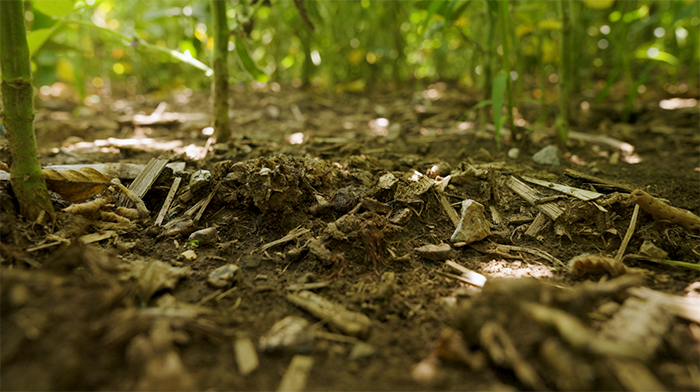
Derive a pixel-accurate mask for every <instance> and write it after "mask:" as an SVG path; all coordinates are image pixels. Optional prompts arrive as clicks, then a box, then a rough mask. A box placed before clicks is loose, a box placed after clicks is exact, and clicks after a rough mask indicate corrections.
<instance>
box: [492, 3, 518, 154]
mask: <svg viewBox="0 0 700 392" xmlns="http://www.w3.org/2000/svg"><path fill="white" fill-rule="evenodd" d="M498 5H499V10H500V13H501V29H502V39H501V42H502V45H503V69H504V70H505V72H506V96H507V108H508V127H509V128H510V131H511V132H513V138H514V140H515V141H516V142H519V141H523V140H522V135H521V133H520V131H519V130H517V129H515V125H514V124H513V78H512V77H511V76H510V70H511V67H510V46H509V45H508V25H509V24H508V0H500V1H499V2H498Z"/></svg>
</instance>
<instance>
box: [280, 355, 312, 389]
mask: <svg viewBox="0 0 700 392" xmlns="http://www.w3.org/2000/svg"><path fill="white" fill-rule="evenodd" d="M313 366H314V359H313V358H312V357H309V356H306V355H295V356H294V357H293V358H292V362H291V363H290V364H289V367H288V368H287V371H285V372H284V376H282V382H280V385H279V387H277V390H278V391H280V392H300V391H303V390H304V389H306V380H307V379H308V378H309V372H311V368H312V367H313Z"/></svg>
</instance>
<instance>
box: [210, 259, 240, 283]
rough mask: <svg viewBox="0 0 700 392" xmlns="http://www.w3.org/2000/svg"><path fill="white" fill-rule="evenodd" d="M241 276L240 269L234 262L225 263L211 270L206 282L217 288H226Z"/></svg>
mask: <svg viewBox="0 0 700 392" xmlns="http://www.w3.org/2000/svg"><path fill="white" fill-rule="evenodd" d="M240 277H241V269H240V268H238V266H237V265H235V264H225V265H222V266H221V267H219V268H217V269H215V270H214V271H211V272H210V273H209V278H208V279H207V283H209V284H210V285H212V286H214V287H217V288H227V287H230V286H232V285H233V284H234V283H236V282H237V281H238V280H239V279H240Z"/></svg>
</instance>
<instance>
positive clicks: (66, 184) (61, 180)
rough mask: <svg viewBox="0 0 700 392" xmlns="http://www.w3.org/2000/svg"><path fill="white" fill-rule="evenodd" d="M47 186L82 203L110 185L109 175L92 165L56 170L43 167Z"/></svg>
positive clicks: (62, 195)
mask: <svg viewBox="0 0 700 392" xmlns="http://www.w3.org/2000/svg"><path fill="white" fill-rule="evenodd" d="M42 174H43V175H44V179H45V180H46V186H47V187H48V188H49V189H50V190H52V191H54V192H56V193H58V194H59V195H61V197H63V198H64V199H65V200H67V201H69V202H71V203H80V202H82V201H84V200H87V199H88V198H90V197H92V196H94V195H96V194H98V193H100V192H102V191H103V190H104V189H105V188H107V187H108V186H109V185H110V182H109V181H110V179H109V177H108V176H107V175H106V174H104V173H102V172H100V171H97V170H95V169H93V168H91V167H84V168H81V169H79V170H64V171H60V172H58V171H56V170H53V169H42Z"/></svg>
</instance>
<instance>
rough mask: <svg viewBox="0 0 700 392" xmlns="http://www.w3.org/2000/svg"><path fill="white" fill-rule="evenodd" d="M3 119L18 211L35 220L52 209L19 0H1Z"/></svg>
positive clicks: (11, 178) (0, 37)
mask: <svg viewBox="0 0 700 392" xmlns="http://www.w3.org/2000/svg"><path fill="white" fill-rule="evenodd" d="M0 68H2V104H3V108H4V112H3V122H4V124H5V128H6V129H7V139H8V141H9V144H10V153H11V154H12V166H11V167H10V183H11V184H12V190H13V191H14V192H15V196H16V197H17V201H18V202H19V207H20V213H21V214H22V215H23V216H24V217H25V218H26V219H28V220H31V221H35V220H37V219H38V218H40V217H41V216H42V213H48V214H52V213H53V206H52V205H51V201H50V200H49V193H48V191H47V189H46V181H44V177H43V176H42V175H41V166H40V165H39V159H38V158H37V148H36V135H34V90H33V89H32V84H31V81H32V69H31V66H30V64H29V47H28V46H27V33H26V30H25V26H24V7H23V4H22V0H3V1H0Z"/></svg>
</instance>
